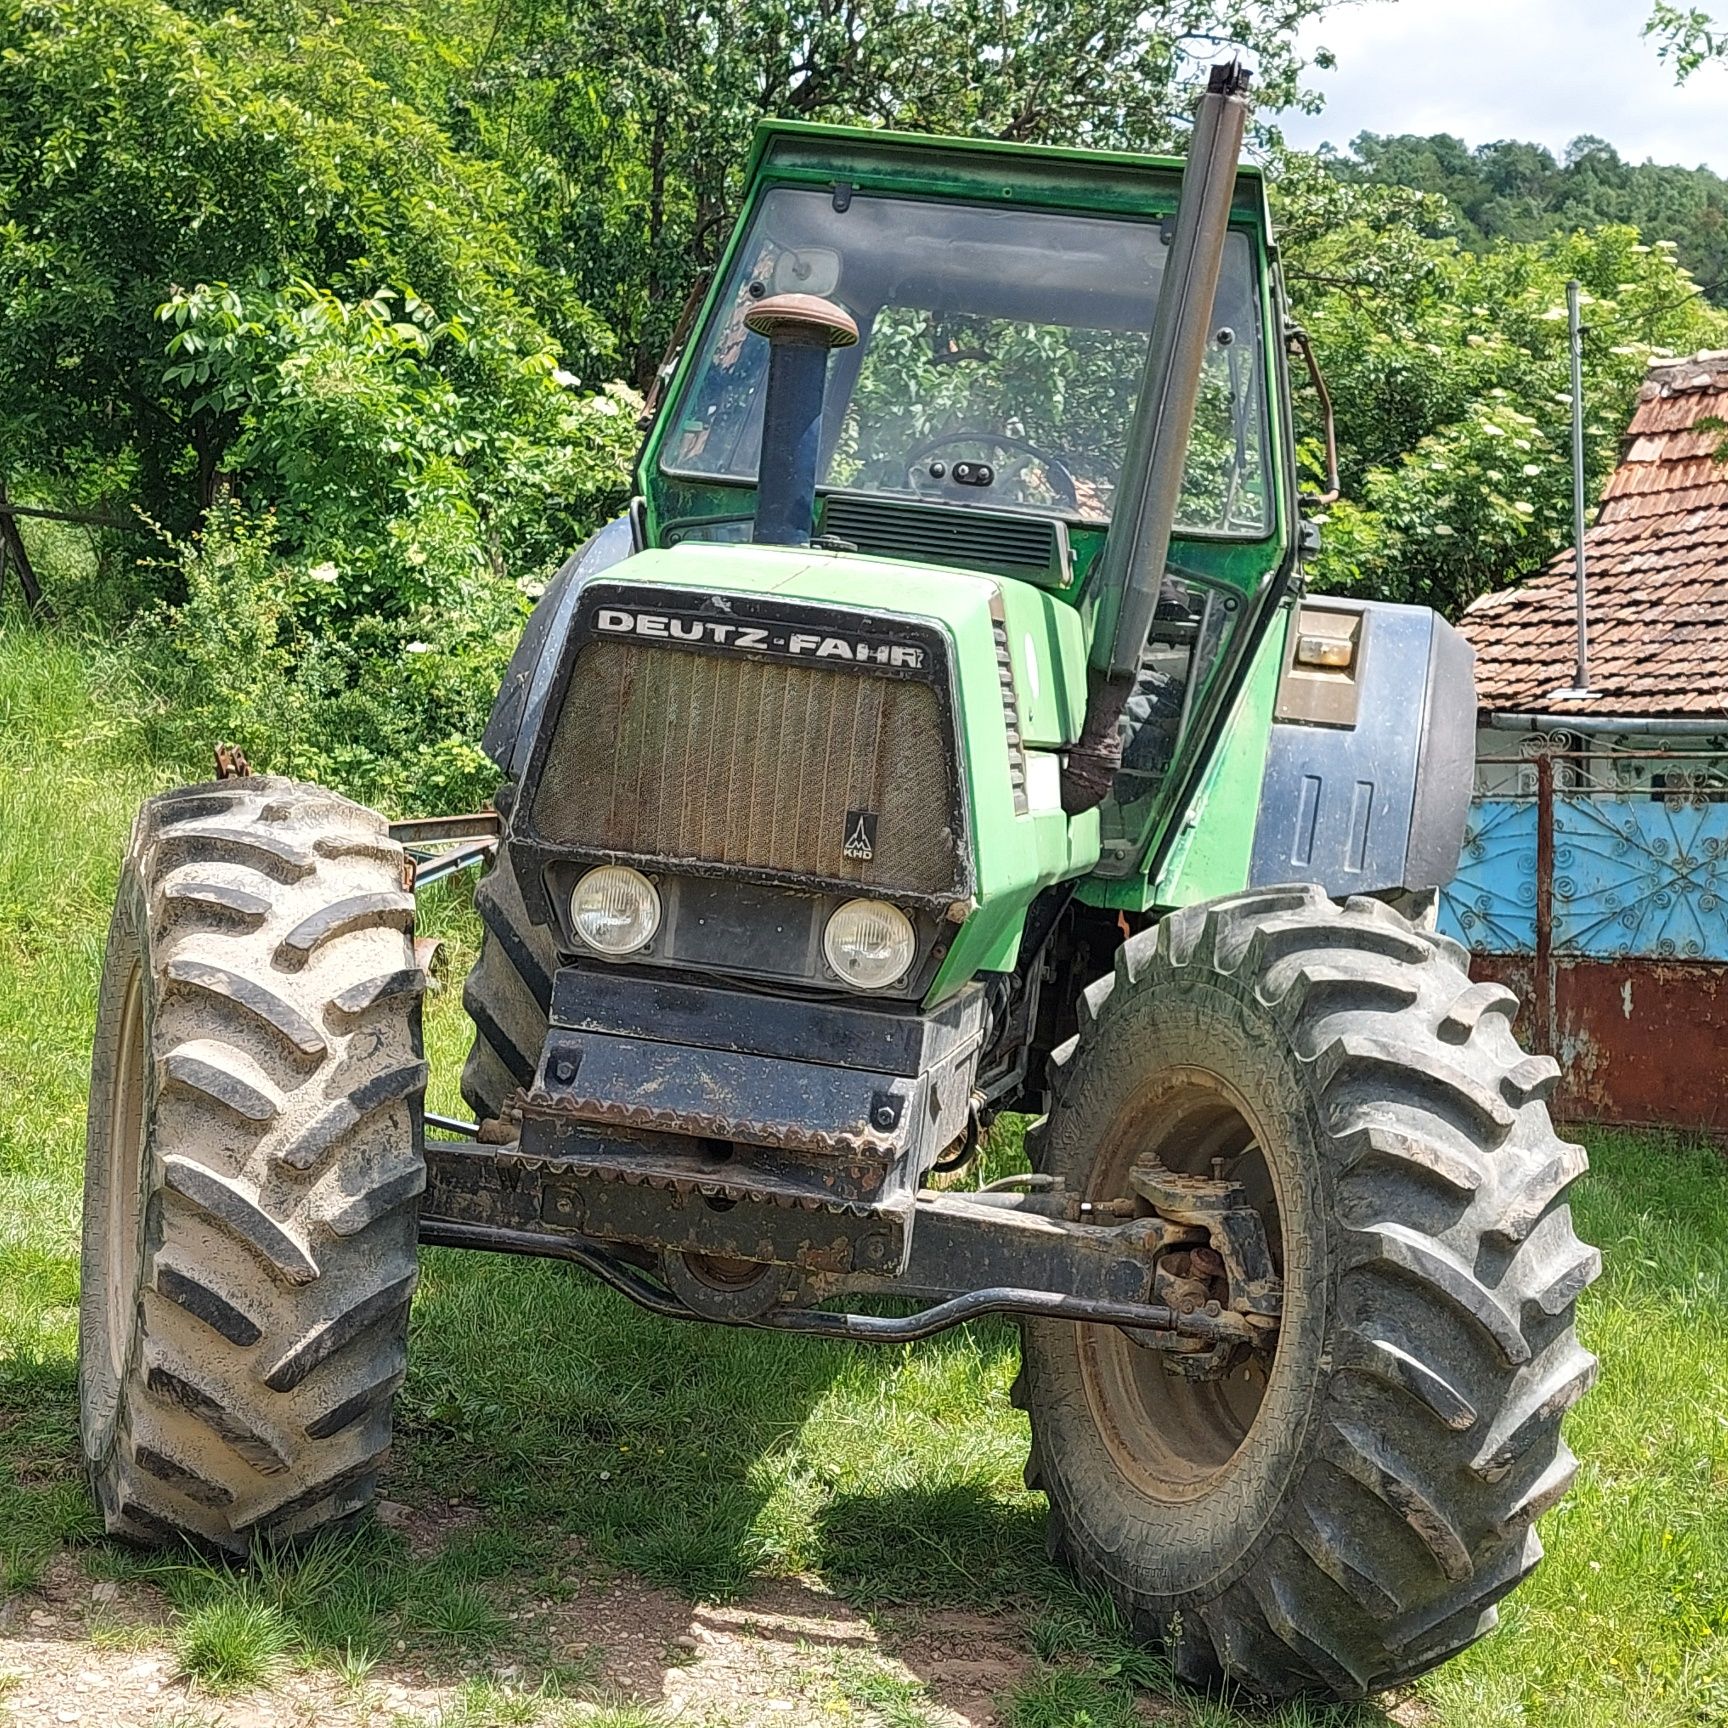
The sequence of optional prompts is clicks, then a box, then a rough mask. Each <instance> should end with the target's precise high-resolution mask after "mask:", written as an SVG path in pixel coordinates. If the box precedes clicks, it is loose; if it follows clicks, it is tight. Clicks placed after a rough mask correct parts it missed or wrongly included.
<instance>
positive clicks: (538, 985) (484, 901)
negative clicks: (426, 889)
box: [462, 841, 558, 1122]
mask: <svg viewBox="0 0 1728 1728" xmlns="http://www.w3.org/2000/svg"><path fill="white" fill-rule="evenodd" d="M474 907H475V910H476V911H477V912H478V913H479V914H480V922H481V936H480V958H479V960H478V961H476V962H475V965H474V970H473V971H472V972H470V973H469V974H468V981H467V983H466V984H464V985H463V987H462V1006H463V1007H464V1008H466V1009H467V1010H468V1017H469V1019H471V1020H472V1021H473V1022H474V1043H473V1046H472V1047H471V1048H470V1050H469V1052H468V1060H467V1061H466V1062H465V1063H464V1064H463V1067H462V1096H463V1097H464V1098H465V1099H466V1100H467V1102H468V1106H469V1108H470V1109H471V1110H473V1112H474V1114H475V1116H476V1118H477V1119H478V1120H480V1121H481V1122H487V1121H495V1120H499V1119H503V1118H506V1117H507V1116H508V1115H509V1113H510V1111H511V1109H512V1108H513V1104H514V1100H515V1098H516V1095H517V1094H518V1093H519V1092H524V1091H526V1090H527V1089H528V1087H529V1086H530V1085H531V1084H532V1083H533V1079H534V1069H535V1067H536V1066H537V1064H538V1063H539V1061H540V1050H541V1047H542V1045H544V1044H545V1042H546V1025H547V1016H548V1013H549V1011H550V1007H551V1002H552V975H553V974H554V973H555V972H556V971H557V970H558V955H557V951H556V950H555V949H554V947H553V945H552V940H551V937H550V935H549V933H548V932H547V931H546V930H544V929H542V928H541V927H540V926H539V925H536V924H533V923H531V922H530V921H529V918H528V908H527V907H526V906H525V905H523V903H522V891H521V889H520V888H518V887H517V885H516V872H515V871H514V870H513V869H512V868H511V866H510V845H509V842H508V841H505V842H503V843H502V844H500V846H499V847H498V850H497V853H496V854H495V855H494V857H493V860H492V863H491V866H490V867H489V868H488V869H487V871H486V874H485V875H484V876H482V877H481V878H480V881H479V884H478V885H477V886H476V888H475V890H474Z"/></svg>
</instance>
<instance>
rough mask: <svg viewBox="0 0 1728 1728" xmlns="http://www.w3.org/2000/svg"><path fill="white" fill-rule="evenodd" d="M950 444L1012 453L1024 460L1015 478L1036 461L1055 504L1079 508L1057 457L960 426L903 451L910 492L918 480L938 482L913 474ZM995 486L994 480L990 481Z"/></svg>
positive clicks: (996, 434)
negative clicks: (1042, 470) (980, 445)
mask: <svg viewBox="0 0 1728 1728" xmlns="http://www.w3.org/2000/svg"><path fill="white" fill-rule="evenodd" d="M950 444H973V445H977V444H986V445H989V446H990V447H991V448H992V449H996V450H1015V451H1018V452H1019V453H1020V455H1021V457H1022V458H1023V460H1022V461H1021V462H1020V463H1019V465H1018V466H1017V467H1016V468H1015V469H1014V473H1015V474H1016V475H1018V474H1023V473H1024V472H1025V471H1026V468H1027V466H1028V464H1029V463H1031V462H1037V463H1039V464H1040V465H1041V466H1042V467H1043V469H1044V476H1045V478H1046V479H1047V480H1048V481H1049V482H1050V489H1051V491H1052V492H1054V493H1055V494H1056V503H1057V505H1058V506H1059V507H1060V508H1062V509H1064V510H1078V509H1079V508H1080V491H1079V488H1078V486H1076V484H1075V481H1074V476H1073V474H1072V473H1071V472H1070V471H1069V468H1068V464H1067V463H1066V462H1064V461H1063V460H1062V459H1061V457H1059V456H1052V455H1051V454H1050V452H1049V451H1048V450H1044V449H1041V448H1040V447H1039V446H1038V445H1036V444H1034V443H1033V442H1032V441H1031V440H1030V439H1029V438H1016V437H1013V436H1012V435H1011V434H1009V433H1007V432H984V431H980V430H978V429H977V428H975V427H971V426H962V427H960V428H959V430H958V431H954V432H944V433H943V434H942V435H941V436H940V437H939V438H931V439H927V440H926V441H925V442H924V443H922V444H920V445H918V446H917V447H916V448H915V449H912V450H908V451H907V452H906V485H907V489H908V490H909V491H913V492H916V491H918V490H919V485H918V482H919V479H920V478H923V479H940V478H941V476H940V475H931V474H926V475H923V476H919V475H917V474H916V473H915V472H914V471H915V470H916V469H917V467H918V465H919V463H921V462H925V461H928V460H929V458H930V457H932V456H934V455H935V454H936V452H937V451H938V450H945V449H947V447H948V446H949V445H950ZM990 483H991V484H994V481H992V482H990Z"/></svg>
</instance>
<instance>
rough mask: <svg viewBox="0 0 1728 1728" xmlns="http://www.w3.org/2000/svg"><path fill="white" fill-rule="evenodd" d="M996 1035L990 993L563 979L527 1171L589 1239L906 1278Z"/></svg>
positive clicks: (549, 1214) (519, 1155)
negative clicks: (820, 993) (922, 997)
mask: <svg viewBox="0 0 1728 1728" xmlns="http://www.w3.org/2000/svg"><path fill="white" fill-rule="evenodd" d="M982 1032H983V992H982V990H981V989H980V988H979V987H978V986H976V985H972V986H969V987H967V988H966V989H964V990H962V991H960V992H959V993H958V994H957V995H955V996H954V997H952V998H951V999H950V1000H949V1001H948V1002H946V1003H945V1004H943V1006H942V1007H941V1008H939V1009H937V1010H936V1011H935V1012H934V1013H932V1014H917V1013H910V1012H906V1011H904V1010H901V1009H897V1008H895V1007H892V1006H889V1005H885V1004H877V1003H872V1002H867V1001H845V1002H835V1001H827V1002H811V1001H802V1000H799V1001H794V1000H789V999H787V998H784V997H776V996H769V995H765V994H758V993H753V992H749V991H742V990H732V989H726V988H722V987H720V986H715V985H706V984H692V983H688V982H684V981H678V980H669V979H663V978H648V977H642V976H633V975H630V974H624V973H616V972H611V971H609V970H602V969H599V968H594V969H584V968H580V967H566V968H564V969H563V970H562V971H560V972H559V973H558V976H557V978H556V980H555V982H554V985H553V993H552V1009H551V1026H550V1030H549V1032H548V1034H547V1039H546V1045H545V1049H544V1050H543V1051H542V1053H541V1058H540V1064H539V1067H538V1070H537V1071H536V1073H535V1077H534V1084H533V1087H532V1089H531V1090H530V1092H529V1094H528V1097H527V1099H526V1101H525V1103H524V1106H523V1110H522V1138H521V1143H520V1146H519V1148H518V1150H517V1152H516V1153H515V1158H516V1159H517V1160H519V1161H520V1163H521V1164H522V1165H523V1166H526V1167H527V1168H529V1169H532V1170H534V1171H537V1172H539V1173H541V1174H542V1175H543V1176H545V1177H548V1178H551V1180H548V1181H545V1182H543V1184H542V1189H543V1193H544V1196H545V1199H544V1202H543V1204H544V1206H545V1208H546V1220H545V1221H546V1222H548V1223H553V1224H556V1225H558V1226H559V1227H561V1228H563V1229H567V1230H577V1231H580V1232H581V1233H582V1234H583V1235H584V1236H586V1237H588V1238H590V1239H594V1240H600V1241H611V1242H621V1243H628V1244H631V1245H634V1246H637V1247H642V1248H649V1249H654V1250H660V1251H665V1250H674V1251H678V1252H682V1253H693V1254H702V1255H708V1256H712V1257H715V1258H719V1259H737V1260H748V1261H766V1262H773V1263H777V1264H784V1265H788V1266H795V1267H798V1268H800V1269H801V1270H803V1271H806V1272H813V1273H814V1272H829V1273H845V1272H865V1271H867V1272H871V1273H877V1274H889V1275H893V1274H897V1273H899V1272H900V1271H901V1270H902V1269H903V1268H904V1266H905V1264H906V1260H907V1256H908V1253H909V1252H910V1246H911V1228H912V1216H913V1210H914V1199H915V1196H916V1193H917V1189H918V1182H919V1178H920V1177H921V1176H922V1175H923V1173H924V1172H925V1171H926V1170H927V1169H928V1168H929V1167H930V1165H931V1164H933V1163H934V1162H935V1161H936V1160H937V1158H938V1157H940V1155H941V1154H942V1152H943V1151H944V1150H945V1149H946V1148H947V1147H949V1146H951V1145H952V1144H953V1143H954V1142H955V1141H956V1140H958V1139H959V1138H960V1137H961V1136H962V1135H963V1134H964V1133H965V1132H966V1130H967V1125H968V1119H969V1116H970V1111H971V1097H972V1078H973V1072H974V1070H975V1068H976V1066H977V1061H978V1054H979V1046H980V1043H981V1039H982Z"/></svg>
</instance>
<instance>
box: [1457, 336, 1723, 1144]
mask: <svg viewBox="0 0 1728 1728" xmlns="http://www.w3.org/2000/svg"><path fill="white" fill-rule="evenodd" d="M1725 448H1728V352H1724V353H1715V354H1698V355H1694V356H1692V357H1691V358H1690V359H1686V360H1668V361H1663V362H1661V363H1660V364H1658V365H1655V366H1652V367H1651V369H1650V372H1649V375H1648V376H1647V377H1646V379H1645V382H1644V385H1643V388H1642V391H1641V393H1640V396H1639V401H1638V407H1637V411H1636V413H1634V415H1633V417H1632V424H1631V426H1630V427H1629V428H1628V429H1627V433H1626V437H1625V440H1624V443H1623V445H1622V447H1621V458H1620V465H1619V467H1618V468H1617V469H1616V470H1615V471H1614V476H1613V478H1612V479H1611V480H1610V481H1609V482H1608V486H1607V489H1606V491H1605V492H1604V494H1603V497H1602V501H1601V505H1600V507H1599V509H1598V511H1597V514H1596V519H1595V522H1594V524H1593V525H1592V526H1591V527H1590V528H1589V529H1588V530H1587V532H1586V534H1585V540H1584V570H1585V595H1586V601H1587V612H1586V616H1587V619H1588V625H1589V631H1588V641H1589V656H1588V689H1587V690H1586V691H1582V692H1581V691H1579V690H1578V689H1577V688H1575V686H1576V684H1577V682H1578V662H1577V647H1578V636H1577V587H1576V565H1575V562H1574V559H1573V555H1572V553H1571V552H1570V551H1568V552H1565V553H1563V554H1561V555H1560V556H1559V557H1557V558H1555V559H1554V560H1553V561H1552V562H1551V563H1549V564H1548V565H1547V566H1546V567H1545V568H1544V569H1543V570H1542V571H1541V572H1540V573H1538V574H1537V575H1535V576H1533V577H1531V578H1530V579H1529V580H1528V581H1525V582H1521V583H1519V584H1518V585H1517V586H1516V587H1513V588H1507V589H1504V590H1502V591H1500V592H1498V593H1494V594H1486V595H1484V596H1483V597H1482V598H1481V599H1480V600H1477V601H1476V602H1475V603H1474V604H1472V605H1471V606H1470V607H1469V608H1468V610H1467V611H1466V613H1465V615H1464V618H1463V620H1462V628H1463V630H1464V633H1465V635H1466V636H1468V637H1469V639H1470V641H1471V642H1472V643H1473V644H1474V646H1475V648H1476V695H1477V704H1478V722H1479V727H1480V730H1479V732H1478V735H1477V736H1478V751H1477V763H1476V797H1475V799H1474V801H1473V803H1472V805H1471V810H1470V819H1469V824H1468V828H1467V831H1466V834H1465V842H1464V850H1463V855H1462V857H1461V858H1460V860H1459V866H1458V873H1457V875H1456V876H1455V877H1454V878H1453V880H1452V882H1451V883H1449V884H1448V885H1447V887H1446V888H1445V890H1444V891H1443V893H1442V896H1441V910H1440V922H1441V927H1442V928H1443V929H1444V930H1446V931H1447V932H1448V933H1449V934H1451V935H1453V936H1456V937H1458V938H1459V939H1460V940H1461V941H1463V942H1465V943H1467V944H1468V945H1469V947H1470V949H1471V951H1472V957H1471V971H1472V973H1473V974H1474V975H1475V976H1476V977H1478V978H1480V979H1484V980H1490V979H1491V980H1493V981H1495V982H1497V983H1501V984H1504V985H1507V986H1509V987H1510V988H1511V990H1512V991H1513V993H1514V994H1515V995H1516V996H1517V997H1518V998H1519V1002H1520V1013H1519V1029H1520V1031H1521V1032H1522V1033H1523V1035H1524V1037H1525V1038H1526V1040H1527V1042H1528V1044H1529V1046H1530V1047H1531V1048H1533V1049H1535V1050H1537V1051H1539V1052H1542V1053H1545V1054H1549V1055H1552V1056H1554V1057H1556V1058H1557V1060H1558V1061H1559V1063H1560V1066H1561V1070H1562V1078H1561V1081H1560V1088H1559V1091H1558V1092H1557V1093H1556V1095H1555V1097H1554V1099H1553V1100H1552V1107H1553V1108H1554V1110H1555V1112H1556V1114H1557V1115H1559V1116H1560V1117H1562V1118H1565V1119H1569V1120H1586V1121H1588V1120H1596V1121H1610V1122H1639V1123H1661V1124H1669V1125H1674V1126H1680V1127H1685V1128H1688V1129H1702V1130H1705V1131H1706V1132H1709V1133H1712V1134H1715V1135H1719V1136H1721V1137H1722V1139H1723V1140H1724V1142H1728V462H1724V461H1722V460H1719V458H1718V451H1719V450H1722V449H1725Z"/></svg>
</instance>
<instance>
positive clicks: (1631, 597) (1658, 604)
mask: <svg viewBox="0 0 1728 1728" xmlns="http://www.w3.org/2000/svg"><path fill="white" fill-rule="evenodd" d="M1724 447H1728V351H1725V352H1721V353H1712V354H1699V355H1696V356H1693V357H1692V358H1690V359H1686V360H1667V361H1662V362H1659V363H1657V364H1656V365H1653V366H1652V367H1651V369H1650V372H1649V375H1648V377H1647V378H1646V380H1645V382H1644V386H1643V389H1642V392H1641V394H1640V398H1639V402H1638V408H1637V412H1636V413H1635V414H1634V415H1633V417H1632V424H1631V426H1630V427H1629V428H1628V430H1627V433H1626V438H1625V441H1624V444H1623V447H1622V454H1621V460H1620V466H1619V467H1618V468H1617V469H1616V470H1615V472H1614V477H1613V478H1612V479H1611V480H1610V481H1609V482H1608V488H1607V491H1606V492H1605V493H1604V495H1603V498H1602V503H1601V507H1600V510H1599V512H1598V514H1597V517H1596V521H1595V525H1594V526H1593V527H1591V528H1590V529H1589V531H1588V533H1587V534H1586V536H1585V556H1584V570H1585V580H1586V598H1587V609H1588V621H1589V638H1588V639H1589V683H1590V693H1589V694H1588V695H1587V696H1580V695H1578V694H1576V693H1574V691H1573V686H1574V684H1575V682H1576V648H1577V615H1576V599H1575V581H1574V573H1575V564H1574V559H1573V554H1572V552H1571V551H1570V550H1568V551H1566V552H1563V553H1561V554H1560V555H1559V556H1558V557H1556V558H1555V559H1554V560H1553V561H1552V562H1551V563H1549V564H1548V565H1547V566H1546V568H1544V569H1543V570H1542V571H1541V572H1540V574H1538V575H1536V576H1534V577H1531V578H1530V579H1529V580H1528V581H1525V582H1522V583H1520V584H1518V586H1516V587H1514V588H1504V589H1500V590H1498V591H1497V592H1495V593H1492V594H1485V595H1483V596H1482V597H1481V598H1480V599H1479V600H1477V601H1475V602H1474V603H1473V604H1472V605H1471V606H1470V607H1469V609H1468V610H1467V611H1466V613H1465V615H1464V618H1463V621H1462V628H1463V631H1464V633H1465V635H1466V636H1468V637H1469V638H1470V641H1471V642H1472V643H1473V644H1474V646H1475V649H1476V694H1477V702H1478V705H1479V707H1480V709H1481V712H1482V715H1483V718H1484V720H1485V721H1487V720H1492V721H1493V722H1494V723H1495V725H1496V728H1497V729H1499V730H1501V731H1502V732H1506V731H1514V732H1515V731H1519V730H1525V731H1532V732H1555V731H1565V730H1569V729H1575V730H1577V731H1579V732H1581V733H1584V732H1588V733H1590V734H1593V735H1595V734H1604V733H1618V734H1631V733H1632V732H1633V730H1634V728H1633V727H1632V726H1627V727H1621V726H1617V725H1615V724H1614V722H1616V721H1618V720H1626V721H1629V722H1635V723H1640V725H1639V729H1640V730H1643V729H1644V725H1645V723H1647V726H1648V731H1647V733H1646V735H1648V736H1665V737H1673V736H1675V735H1677V734H1679V735H1690V734H1694V733H1696V734H1703V735H1707V734H1709V733H1710V731H1711V729H1712V724H1713V723H1716V722H1720V728H1721V732H1722V733H1723V735H1724V737H1725V738H1728V463H1724V462H1723V461H1721V460H1719V459H1718V455H1717V452H1718V450H1719V449H1723V448H1724ZM1521 722H1522V724H1521Z"/></svg>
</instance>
